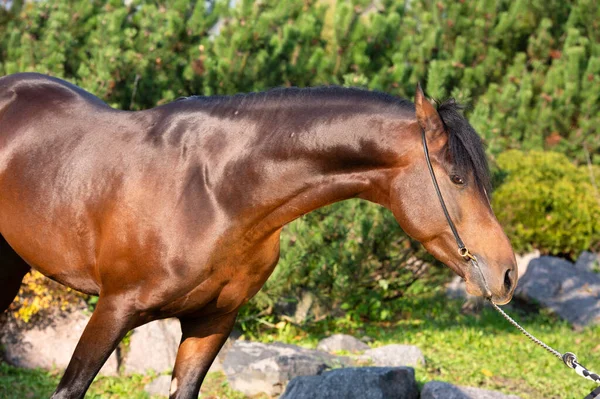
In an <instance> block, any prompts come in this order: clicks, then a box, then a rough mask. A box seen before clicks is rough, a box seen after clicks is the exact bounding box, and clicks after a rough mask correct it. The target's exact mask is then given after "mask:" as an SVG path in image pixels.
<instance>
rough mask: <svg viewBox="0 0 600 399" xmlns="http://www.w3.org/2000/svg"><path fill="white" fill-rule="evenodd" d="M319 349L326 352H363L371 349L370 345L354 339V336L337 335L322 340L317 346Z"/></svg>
mask: <svg viewBox="0 0 600 399" xmlns="http://www.w3.org/2000/svg"><path fill="white" fill-rule="evenodd" d="M317 349H318V350H320V351H325V352H339V351H348V352H362V351H365V350H367V349H369V345H367V344H365V343H364V342H362V341H361V340H359V339H356V338H354V337H353V336H352V335H347V334H335V335H332V336H331V337H328V338H325V339H323V340H321V341H320V342H319V344H318V345H317Z"/></svg>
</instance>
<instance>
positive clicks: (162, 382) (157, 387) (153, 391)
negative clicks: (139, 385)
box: [144, 375, 171, 397]
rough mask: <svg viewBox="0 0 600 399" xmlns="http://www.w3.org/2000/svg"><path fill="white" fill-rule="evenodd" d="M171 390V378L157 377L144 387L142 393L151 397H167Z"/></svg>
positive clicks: (166, 376)
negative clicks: (144, 392)
mask: <svg viewBox="0 0 600 399" xmlns="http://www.w3.org/2000/svg"><path fill="white" fill-rule="evenodd" d="M170 389H171V376H170V375H159V376H158V377H156V378H155V379H154V380H152V381H151V382H150V383H148V384H146V385H145V386H144V391H146V392H147V393H148V394H150V395H152V396H165V397H166V396H169V391H170Z"/></svg>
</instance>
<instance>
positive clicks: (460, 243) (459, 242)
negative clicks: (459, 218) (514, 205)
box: [421, 129, 477, 262]
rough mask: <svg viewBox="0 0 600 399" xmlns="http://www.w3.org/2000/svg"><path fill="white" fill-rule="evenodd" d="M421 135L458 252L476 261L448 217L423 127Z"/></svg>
mask: <svg viewBox="0 0 600 399" xmlns="http://www.w3.org/2000/svg"><path fill="white" fill-rule="evenodd" d="M421 137H422V138H423V150H424V151H425V161H426V162H427V168H429V174H430V175H431V180H432V181H433V187H435V192H436V194H437V196H438V199H439V200H440V205H442V210H443V211H444V215H445V216H446V220H447V221H448V225H449V226H450V230H452V234H454V239H455V240H456V245H458V253H459V255H460V256H462V257H463V258H464V259H465V260H466V261H467V262H468V261H469V260H471V261H474V262H477V258H476V257H475V256H474V255H473V254H471V252H470V251H469V249H468V248H467V246H466V245H465V243H464V242H463V240H462V239H461V238H460V235H459V234H458V230H456V226H455V225H454V222H453V221H452V218H451V217H450V213H448V208H447V207H446V203H445V202H444V197H442V192H441V191H440V186H439V185H438V182H437V179H436V177H435V172H434V171H433V166H431V159H430V158H429V149H428V148H427V138H426V137H425V130H424V129H421Z"/></svg>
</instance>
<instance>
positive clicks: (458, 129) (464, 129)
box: [437, 99, 492, 196]
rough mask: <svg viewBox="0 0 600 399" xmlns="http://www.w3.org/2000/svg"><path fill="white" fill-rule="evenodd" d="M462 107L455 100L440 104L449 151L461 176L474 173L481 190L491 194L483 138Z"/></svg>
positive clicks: (439, 111) (439, 110)
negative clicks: (462, 111)
mask: <svg viewBox="0 0 600 399" xmlns="http://www.w3.org/2000/svg"><path fill="white" fill-rule="evenodd" d="M462 108H463V107H462V106H461V105H460V104H458V103H457V102H456V101H454V99H449V100H446V101H444V102H441V103H439V104H438V108H437V110H438V113H439V114H440V116H441V118H442V121H443V122H444V125H445V127H446V131H447V132H448V136H449V140H448V150H449V151H450V155H451V158H452V163H453V166H454V167H455V168H456V171H457V172H458V173H459V174H462V175H466V174H468V173H469V171H471V172H473V175H474V176H475V182H476V183H477V185H478V187H479V188H480V189H483V190H485V192H486V194H487V195H488V196H489V195H490V194H491V188H492V185H491V179H490V169H489V166H488V161H487V157H486V155H485V148H484V146H483V142H482V141H481V137H479V135H478V134H477V132H476V131H475V129H473V127H472V126H471V125H470V124H469V122H468V121H467V119H465V117H464V116H463V115H462V113H461V110H462Z"/></svg>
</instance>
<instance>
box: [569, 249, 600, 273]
mask: <svg viewBox="0 0 600 399" xmlns="http://www.w3.org/2000/svg"><path fill="white" fill-rule="evenodd" d="M598 266H600V255H598V254H595V253H593V252H589V251H583V252H582V253H581V254H580V255H579V258H577V262H575V269H577V270H578V271H582V272H593V271H594V270H595V269H596V268H598Z"/></svg>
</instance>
